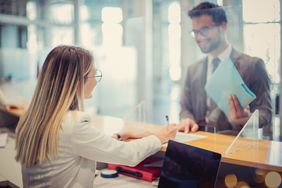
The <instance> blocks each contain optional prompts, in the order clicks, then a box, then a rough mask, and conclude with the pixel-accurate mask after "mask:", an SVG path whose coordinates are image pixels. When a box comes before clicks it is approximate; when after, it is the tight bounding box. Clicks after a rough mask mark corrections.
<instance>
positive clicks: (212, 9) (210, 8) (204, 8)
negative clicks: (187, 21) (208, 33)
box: [188, 2, 227, 25]
mask: <svg viewBox="0 0 282 188" xmlns="http://www.w3.org/2000/svg"><path fill="white" fill-rule="evenodd" d="M188 15H189V17H190V18H191V19H192V18H194V17H199V16H202V15H209V16H211V17H212V19H213V22H214V23H215V25H220V24H222V23H227V18H226V14H225V11H224V9H223V7H222V6H219V5H217V4H213V3H210V2H202V3H200V4H198V5H197V6H196V7H194V8H193V9H192V10H190V11H189V12H188Z"/></svg>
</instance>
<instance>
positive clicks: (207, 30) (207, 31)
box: [190, 25, 218, 38]
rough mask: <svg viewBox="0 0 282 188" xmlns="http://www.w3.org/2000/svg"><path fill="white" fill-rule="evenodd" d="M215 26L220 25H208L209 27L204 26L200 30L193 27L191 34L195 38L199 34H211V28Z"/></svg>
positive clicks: (204, 35)
mask: <svg viewBox="0 0 282 188" xmlns="http://www.w3.org/2000/svg"><path fill="white" fill-rule="evenodd" d="M215 27H218V26H217V25H213V26H207V27H203V28H201V29H199V30H196V29H193V30H192V31H191V32H190V34H191V36H192V37H193V38H195V37H196V36H197V35H199V34H200V35H201V36H203V37H206V36H208V35H209V34H210V32H211V30H212V29H213V28H215Z"/></svg>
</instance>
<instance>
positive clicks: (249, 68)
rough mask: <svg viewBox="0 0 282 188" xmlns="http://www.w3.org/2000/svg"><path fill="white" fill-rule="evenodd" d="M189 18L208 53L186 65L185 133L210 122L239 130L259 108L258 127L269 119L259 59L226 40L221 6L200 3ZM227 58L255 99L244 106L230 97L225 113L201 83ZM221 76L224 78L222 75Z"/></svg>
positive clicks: (264, 75)
mask: <svg viewBox="0 0 282 188" xmlns="http://www.w3.org/2000/svg"><path fill="white" fill-rule="evenodd" d="M188 15H189V17H190V18H191V19H192V28H193V30H192V34H193V35H194V38H195V41H196V43H197V44H198V46H199V48H200V49H201V51H202V52H203V53H205V54H207V56H206V57H205V58H204V59H202V60H200V61H199V62H197V63H196V64H193V65H191V66H189V67H188V70H187V75H186V80H185V85H184V87H183V91H182V95H181V101H180V103H181V112H180V118H181V121H180V127H182V129H184V131H185V132H195V131H197V130H204V129H202V126H200V125H205V126H206V125H211V126H213V128H214V129H209V130H212V131H213V130H216V131H217V132H218V131H220V132H226V133H238V131H239V130H240V129H241V128H242V126H243V125H244V124H245V123H246V122H247V120H248V119H249V117H250V115H251V113H252V112H254V111H255V110H256V109H258V110H259V126H260V127H263V126H266V125H268V124H269V123H270V122H271V117H272V112H271V99H270V92H269V82H270V80H269V77H268V75H267V72H266V70H265V67H264V62H263V60H262V59H259V58H256V57H250V56H248V55H246V54H243V53H241V52H238V51H236V50H235V49H234V48H233V47H232V46H231V45H230V44H229V43H228V41H227V39H226V30H227V18H226V14H225V11H224V9H223V8H222V7H221V6H218V5H216V4H213V3H210V2H203V3H200V4H199V5H197V6H196V7H194V8H193V9H192V10H190V11H189V13H188ZM228 58H230V59H231V61H232V62H233V63H234V64H235V66H236V68H237V70H238V72H239V73H240V75H241V77H242V79H243V80H244V82H245V84H246V85H247V86H248V87H249V89H250V90H251V91H252V92H253V93H255V95H256V99H255V100H254V101H252V102H251V103H250V104H249V106H248V107H247V108H245V109H243V108H242V107H241V105H240V103H239V102H238V99H237V97H236V96H230V98H229V112H228V114H224V113H223V112H222V111H221V110H220V109H219V108H218V107H217V105H216V104H215V102H214V101H213V100H212V99H211V98H210V97H209V96H207V93H206V91H205V89H204V86H205V84H206V82H207V80H208V79H209V78H210V76H211V75H212V73H213V71H214V70H215V69H216V67H217V66H218V64H220V63H224V61H225V60H226V59H228ZM223 79H224V78H223ZM206 130H207V129H206Z"/></svg>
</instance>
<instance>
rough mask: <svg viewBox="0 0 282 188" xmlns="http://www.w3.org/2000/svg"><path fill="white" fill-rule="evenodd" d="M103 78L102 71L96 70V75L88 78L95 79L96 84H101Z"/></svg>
mask: <svg viewBox="0 0 282 188" xmlns="http://www.w3.org/2000/svg"><path fill="white" fill-rule="evenodd" d="M102 77H103V75H102V72H101V71H100V70H96V73H95V75H94V76H88V77H87V78H95V79H96V82H100V81H101V79H102Z"/></svg>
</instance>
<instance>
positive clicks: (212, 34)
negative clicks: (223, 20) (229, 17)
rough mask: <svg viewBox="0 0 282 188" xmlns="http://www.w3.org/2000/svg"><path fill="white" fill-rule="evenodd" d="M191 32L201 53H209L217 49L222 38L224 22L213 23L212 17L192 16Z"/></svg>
mask: <svg viewBox="0 0 282 188" xmlns="http://www.w3.org/2000/svg"><path fill="white" fill-rule="evenodd" d="M192 28H193V30H192V32H193V34H194V37H195V40H196V42H197V44H198V46H199V47H200V49H201V51H202V52H203V53H211V52H213V51H215V50H216V49H218V48H219V47H220V45H221V43H222V41H223V40H224V33H225V28H226V24H222V25H219V26H217V25H215V23H214V22H213V20H212V17H211V16H209V15H202V16H199V17H193V18H192Z"/></svg>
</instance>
